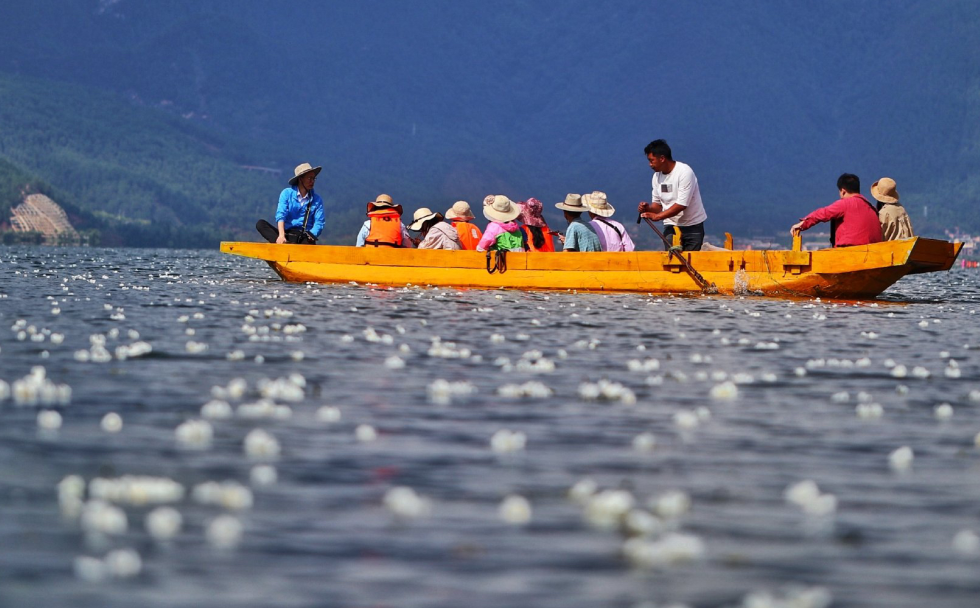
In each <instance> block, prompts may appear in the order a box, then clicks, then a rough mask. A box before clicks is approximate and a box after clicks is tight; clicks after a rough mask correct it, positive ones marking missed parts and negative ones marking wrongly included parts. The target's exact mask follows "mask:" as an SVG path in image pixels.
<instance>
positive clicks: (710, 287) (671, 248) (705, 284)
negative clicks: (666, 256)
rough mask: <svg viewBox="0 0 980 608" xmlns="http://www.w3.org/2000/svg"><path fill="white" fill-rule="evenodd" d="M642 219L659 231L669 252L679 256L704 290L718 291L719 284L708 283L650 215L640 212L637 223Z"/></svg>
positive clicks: (688, 272) (680, 260)
mask: <svg viewBox="0 0 980 608" xmlns="http://www.w3.org/2000/svg"><path fill="white" fill-rule="evenodd" d="M641 219H643V220H645V221H646V223H647V225H648V226H650V227H651V228H653V231H654V232H656V233H657V236H659V237H660V240H661V241H663V242H664V246H666V247H667V252H668V253H670V255H672V256H674V257H675V258H677V261H678V262H680V263H681V266H682V267H683V268H684V272H686V273H687V274H688V275H689V276H690V277H691V278H692V279H694V282H695V283H697V284H698V287H700V288H701V291H702V292H704V293H717V291H718V286H717V285H715V284H714V283H708V281H707V280H705V278H704V277H703V276H701V273H700V272H698V271H697V270H694V267H693V266H691V263H690V262H688V261H687V258H685V257H684V256H683V255H681V252H679V251H678V250H677V248H675V247H674V246H673V245H671V244H670V241H668V240H667V237H666V236H664V233H663V232H660V229H659V228H657V225H656V224H655V223H653V220H651V219H650V218H648V217H643V214H642V213H640V214H639V215H637V216H636V223H637V224H639V223H640V220H641Z"/></svg>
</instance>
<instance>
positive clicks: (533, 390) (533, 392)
mask: <svg viewBox="0 0 980 608" xmlns="http://www.w3.org/2000/svg"><path fill="white" fill-rule="evenodd" d="M553 394H554V391H552V390H551V389H550V388H549V387H548V386H547V385H545V384H543V383H541V382H537V381H530V382H525V383H524V384H505V385H503V386H501V387H500V388H498V389H497V395H499V396H501V397H504V398H505V399H524V398H530V399H544V398H546V397H550V396H552V395H553Z"/></svg>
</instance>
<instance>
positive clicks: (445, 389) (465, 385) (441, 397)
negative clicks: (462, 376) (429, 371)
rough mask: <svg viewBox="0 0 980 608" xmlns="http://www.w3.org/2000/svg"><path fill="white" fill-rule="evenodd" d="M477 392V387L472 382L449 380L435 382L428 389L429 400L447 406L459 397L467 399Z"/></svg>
mask: <svg viewBox="0 0 980 608" xmlns="http://www.w3.org/2000/svg"><path fill="white" fill-rule="evenodd" d="M474 392H476V387H475V386H473V384H472V383H470V382H465V381H462V382H450V381H449V380H442V379H439V380H434V381H433V382H432V384H430V385H429V387H428V395H429V400H430V401H432V402H433V403H441V404H446V403H449V402H450V401H452V400H453V399H455V398H458V397H466V396H467V395H471V394H473V393H474Z"/></svg>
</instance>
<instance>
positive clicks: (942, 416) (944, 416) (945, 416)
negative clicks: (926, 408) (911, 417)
mask: <svg viewBox="0 0 980 608" xmlns="http://www.w3.org/2000/svg"><path fill="white" fill-rule="evenodd" d="M933 414H934V415H935V417H936V420H949V419H950V418H952V417H953V406H952V405H950V404H948V403H941V404H939V405H937V406H936V407H935V408H933Z"/></svg>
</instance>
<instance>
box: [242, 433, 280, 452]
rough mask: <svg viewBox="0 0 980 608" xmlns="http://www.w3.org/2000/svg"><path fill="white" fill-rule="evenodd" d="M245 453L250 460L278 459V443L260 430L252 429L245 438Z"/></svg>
mask: <svg viewBox="0 0 980 608" xmlns="http://www.w3.org/2000/svg"><path fill="white" fill-rule="evenodd" d="M244 445H245V453H246V454H247V455H248V456H249V457H250V458H256V459H263V458H264V459H271V458H278V457H279V452H280V448H279V442H278V441H276V438H275V437H273V436H272V435H271V434H269V433H267V432H266V431H264V430H262V429H254V430H252V431H250V432H249V433H248V435H246V436H245V444H244Z"/></svg>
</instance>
